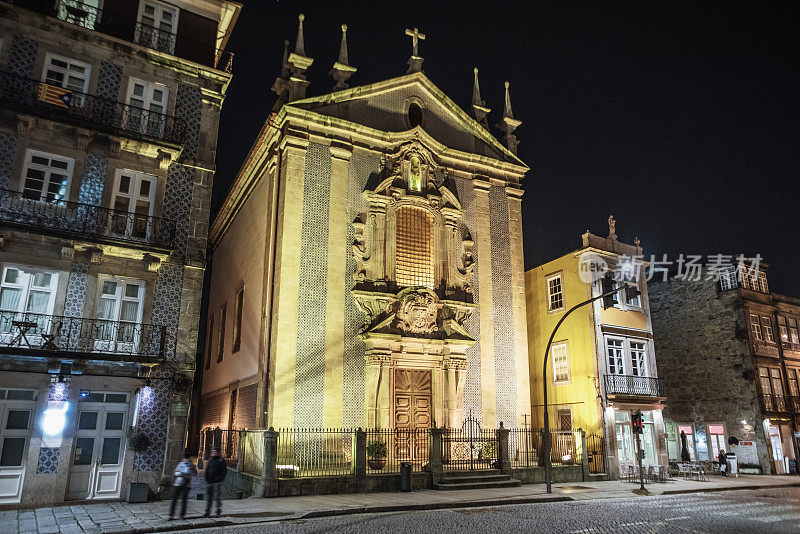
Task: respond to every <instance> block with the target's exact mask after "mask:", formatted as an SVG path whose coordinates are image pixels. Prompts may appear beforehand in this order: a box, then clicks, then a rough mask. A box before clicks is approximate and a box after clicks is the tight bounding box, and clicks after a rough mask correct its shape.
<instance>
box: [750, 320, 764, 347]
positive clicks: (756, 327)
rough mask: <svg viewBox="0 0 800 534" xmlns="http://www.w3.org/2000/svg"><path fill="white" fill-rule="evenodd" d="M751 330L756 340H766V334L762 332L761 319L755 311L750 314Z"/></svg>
mask: <svg viewBox="0 0 800 534" xmlns="http://www.w3.org/2000/svg"><path fill="white" fill-rule="evenodd" d="M750 331H751V332H752V333H753V338H754V339H755V340H756V341H764V336H763V335H762V334H761V319H760V317H759V316H758V315H756V314H755V313H751V314H750Z"/></svg>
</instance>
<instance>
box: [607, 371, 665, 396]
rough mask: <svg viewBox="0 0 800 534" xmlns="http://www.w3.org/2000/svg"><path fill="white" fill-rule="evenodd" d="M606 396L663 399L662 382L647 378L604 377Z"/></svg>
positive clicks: (627, 376)
mask: <svg viewBox="0 0 800 534" xmlns="http://www.w3.org/2000/svg"><path fill="white" fill-rule="evenodd" d="M605 382H606V394H607V395H632V396H645V397H663V396H665V394H664V380H663V379H661V378H650V377H647V376H631V375H606V377H605Z"/></svg>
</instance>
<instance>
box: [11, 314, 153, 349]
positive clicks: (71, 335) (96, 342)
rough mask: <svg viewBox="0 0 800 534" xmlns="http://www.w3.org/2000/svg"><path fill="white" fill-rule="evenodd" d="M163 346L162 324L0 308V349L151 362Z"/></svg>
mask: <svg viewBox="0 0 800 534" xmlns="http://www.w3.org/2000/svg"><path fill="white" fill-rule="evenodd" d="M166 348H167V333H166V327H164V326H158V325H152V324H141V323H134V322H126V321H109V320H104V319H87V318H82V317H62V316H59V315H42V314H38V313H24V312H12V311H0V351H3V352H15V353H19V354H26V355H27V354H32V355H36V356H42V355H58V354H59V353H61V354H63V355H69V356H70V357H79V355H82V354H85V355H90V354H91V355H94V354H104V355H107V356H111V357H112V358H111V359H113V360H125V359H126V358H137V359H146V360H149V361H152V360H158V359H161V358H163V357H164V356H165V354H166ZM76 355H77V356H76ZM93 359H94V358H93Z"/></svg>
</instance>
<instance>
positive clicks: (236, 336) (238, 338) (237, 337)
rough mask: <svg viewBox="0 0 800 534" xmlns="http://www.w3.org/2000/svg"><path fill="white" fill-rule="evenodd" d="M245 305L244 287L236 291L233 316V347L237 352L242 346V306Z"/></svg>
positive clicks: (233, 350)
mask: <svg viewBox="0 0 800 534" xmlns="http://www.w3.org/2000/svg"><path fill="white" fill-rule="evenodd" d="M243 307H244V288H241V289H240V290H239V291H238V292H237V293H236V300H235V308H234V314H235V315H234V318H233V349H232V352H237V351H238V350H239V349H240V348H241V346H242V308H243Z"/></svg>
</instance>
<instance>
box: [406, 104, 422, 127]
mask: <svg viewBox="0 0 800 534" xmlns="http://www.w3.org/2000/svg"><path fill="white" fill-rule="evenodd" d="M408 124H409V125H410V126H411V127H412V128H414V127H415V126H420V125H421V124H422V106H420V105H419V104H417V103H416V102H412V103H411V105H409V106H408Z"/></svg>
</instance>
